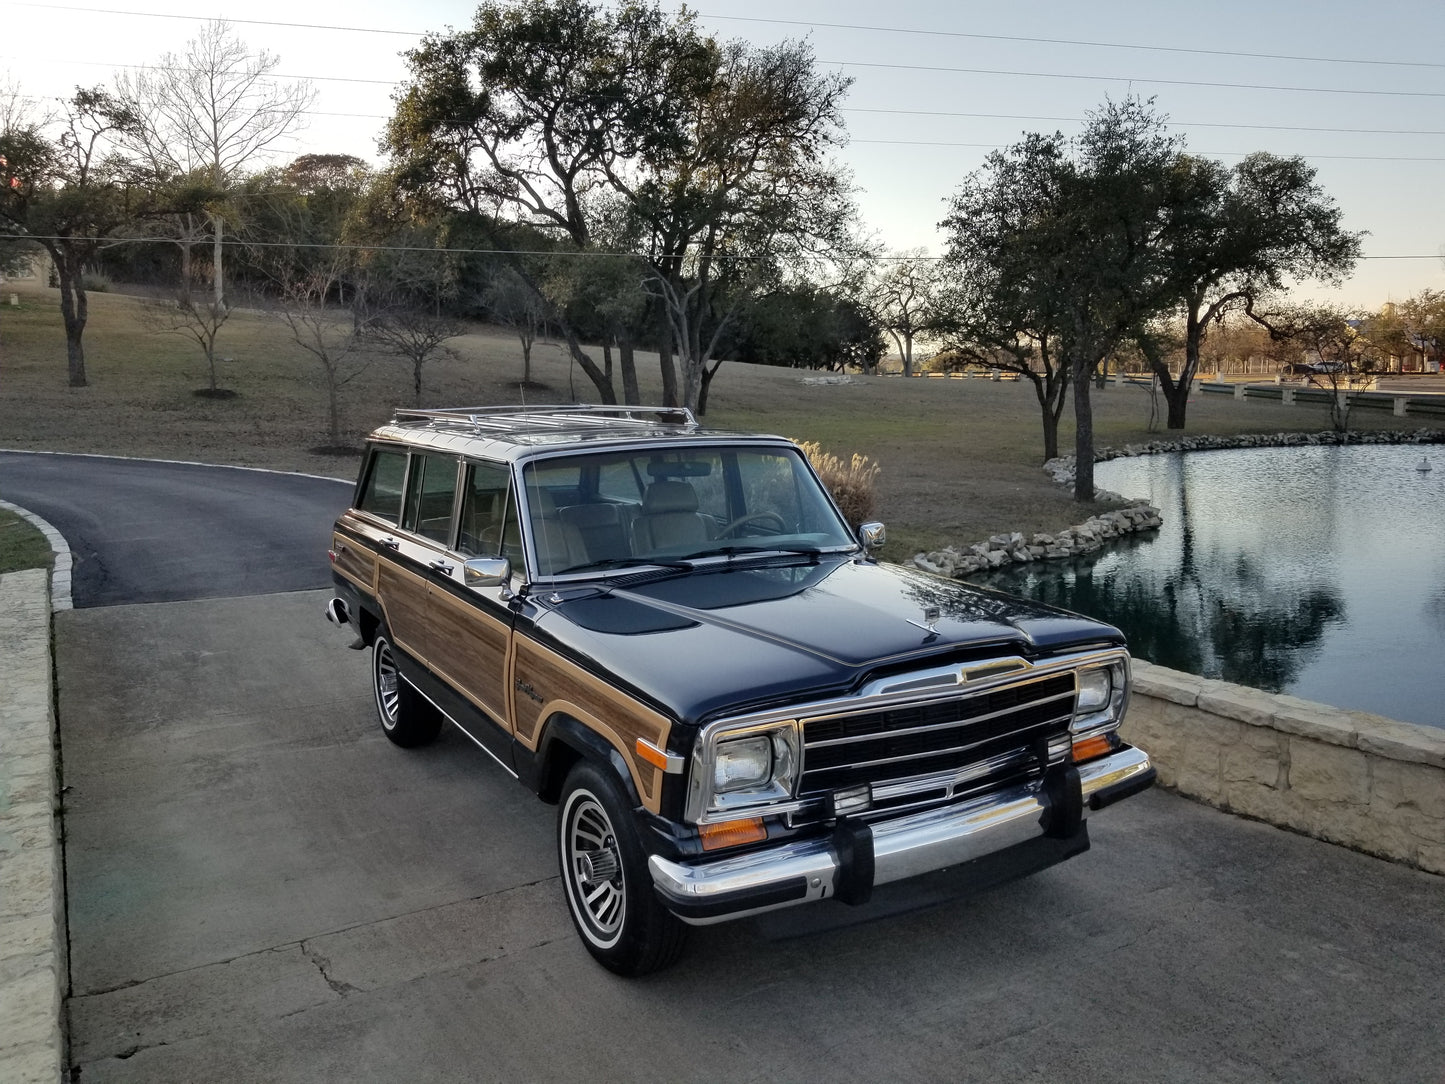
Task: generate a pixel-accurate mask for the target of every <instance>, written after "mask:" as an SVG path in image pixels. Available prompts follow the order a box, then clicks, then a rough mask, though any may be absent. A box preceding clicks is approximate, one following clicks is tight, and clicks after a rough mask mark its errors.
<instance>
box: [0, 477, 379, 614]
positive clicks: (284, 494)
mask: <svg viewBox="0 0 1445 1084" xmlns="http://www.w3.org/2000/svg"><path fill="white" fill-rule="evenodd" d="M0 497H3V498H4V499H5V500H8V501H11V502H12V503H14V504H18V505H20V506H21V507H22V508H27V509H29V510H30V511H32V512H34V513H36V514H37V515H39V516H41V517H42V518H44V519H46V520H48V521H49V522H50V524H51V525H52V526H54V527H55V528H56V529H57V530H58V531H60V533H61V534H62V535H64V536H65V539H66V541H67V542H68V543H69V544H70V548H71V551H72V554H73V556H74V558H75V568H74V573H73V579H72V587H71V592H72V597H73V599H74V602H75V605H76V606H77V607H87V606H115V605H119V604H122V603H129V602H174V601H178V600H181V599H195V598H231V597H235V596H240V595H258V594H268V593H271V592H274V591H301V590H306V589H308V588H321V587H325V586H327V585H328V584H329V583H330V582H331V578H330V577H331V574H330V571H329V570H328V568H327V565H326V547H327V545H328V544H329V541H330V537H331V524H332V523H333V522H334V521H335V519H336V516H337V513H339V512H340V511H341V510H342V509H343V508H344V507H345V506H346V504H347V502H348V501H349V500H350V497H351V487H350V485H349V484H347V483H344V482H337V481H332V480H329V479H325V478H312V477H307V476H304V475H298V474H277V473H274V472H270V471H255V470H242V469H238V468H225V467H207V466H197V465H192V464H184V463H158V462H153V461H147V460H132V459H111V458H106V457H103V456H84V455H49V454H36V453H32V452H7V451H0Z"/></svg>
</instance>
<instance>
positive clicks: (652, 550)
mask: <svg viewBox="0 0 1445 1084" xmlns="http://www.w3.org/2000/svg"><path fill="white" fill-rule="evenodd" d="M523 479H524V486H525V490H526V499H527V509H528V516H529V522H530V525H531V535H532V544H533V547H534V550H535V553H536V555H537V574H538V575H539V576H556V575H562V574H565V573H568V572H587V571H593V570H600V569H609V570H610V569H618V568H625V567H629V566H633V565H643V564H662V565H669V564H671V565H677V564H679V563H680V562H684V561H688V560H691V559H701V558H703V557H708V556H715V555H726V556H736V555H737V554H740V553H758V552H774V551H783V552H794V553H816V552H820V551H829V550H838V549H845V548H852V547H853V546H854V545H855V542H854V539H853V538H852V536H851V534H850V533H849V530H848V525H847V524H846V523H844V522H843V520H842V518H841V517H840V516H839V515H838V512H837V510H836V509H835V508H834V507H833V503H832V501H831V500H830V499H829V497H828V495H827V493H826V492H825V491H824V490H823V487H822V486H821V485H820V484H819V482H818V480H817V478H816V477H815V476H814V474H813V472H812V471H811V470H810V469H809V467H808V465H807V463H806V461H805V460H804V459H803V456H802V453H801V452H799V451H797V450H796V449H794V448H791V447H778V446H769V447H747V446H720V447H707V446H700V447H699V446H692V445H689V446H688V447H686V448H678V449H662V450H659V449H643V450H636V451H624V452H618V451H609V452H596V453H591V454H584V455H570V456H564V457H559V458H555V459H545V460H539V461H535V462H532V463H529V464H527V466H526V467H525V469H524V471H523Z"/></svg>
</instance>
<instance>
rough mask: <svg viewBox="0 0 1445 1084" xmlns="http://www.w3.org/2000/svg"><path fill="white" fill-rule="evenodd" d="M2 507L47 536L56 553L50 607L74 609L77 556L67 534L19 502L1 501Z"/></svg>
mask: <svg viewBox="0 0 1445 1084" xmlns="http://www.w3.org/2000/svg"><path fill="white" fill-rule="evenodd" d="M0 508H3V509H5V511H7V512H14V513H15V514H16V515H17V516H19V517H20V518H21V519H23V520H25V521H26V522H28V523H29V524H30V525H31V526H33V527H34V528H35V529H36V530H38V531H39V532H40V533H41V534H43V535H44V536H45V541H46V542H48V543H50V552H51V553H53V554H54V555H55V563H54V565H53V566H52V568H51V576H50V608H51V610H52V611H55V612H58V611H60V610H70V609H74V604H73V603H72V601H71V597H70V574H71V572H72V570H73V569H74V568H75V558H74V557H73V556H72V555H71V552H70V544H69V543H68V542H66V541H65V536H64V535H63V534H61V533H60V532H59V531H57V530H56V529H55V528H54V527H52V526H51V525H50V524H49V523H47V522H46V521H45V520H43V519H41V518H40V517H39V516H37V515H36V514H35V513H34V512H31V511H30V510H29V509H26V508H21V507H20V506H19V505H18V504H11V503H10V502H9V501H0Z"/></svg>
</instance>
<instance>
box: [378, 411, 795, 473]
mask: <svg viewBox="0 0 1445 1084" xmlns="http://www.w3.org/2000/svg"><path fill="white" fill-rule="evenodd" d="M370 439H371V440H372V441H376V442H381V443H399V444H406V445H408V446H411V447H422V448H432V449H436V450H438V451H445V452H450V453H452V454H454V455H471V456H478V457H481V458H486V459H506V460H512V461H515V460H520V459H526V458H530V457H532V456H535V455H540V454H544V453H547V454H550V453H554V452H559V451H566V450H581V449H583V448H585V449H588V450H596V449H597V448H598V447H599V446H602V445H624V446H625V445H656V444H659V443H660V444H677V443H678V442H686V443H692V442H698V443H702V442H715V441H717V440H719V439H725V440H730V441H737V440H743V441H748V442H752V441H759V442H768V443H778V442H780V441H784V440H785V438H783V437H777V436H771V435H767V434H760V433H738V432H734V431H731V430H725V429H710V428H704V427H703V426H701V425H699V424H698V422H697V419H696V418H695V417H694V416H693V413H692V411H690V410H688V409H686V408H683V407H653V406H593V405H559V406H532V407H495V406H493V407H451V408H447V409H439V410H407V409H398V410H397V411H396V413H395V416H394V417H393V418H392V420H391V421H390V422H389V423H388V424H386V425H383V426H381V427H379V428H378V429H376V430H375V431H374V432H373V433H372V434H371V438H370Z"/></svg>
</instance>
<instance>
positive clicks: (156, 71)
mask: <svg viewBox="0 0 1445 1084" xmlns="http://www.w3.org/2000/svg"><path fill="white" fill-rule="evenodd" d="M278 63H280V58H279V57H277V56H274V55H272V54H271V53H268V52H266V51H265V50H264V49H263V50H261V51H260V52H258V53H252V52H250V51H249V49H248V47H247V46H246V44H245V42H243V41H241V39H240V38H238V37H237V36H236V35H235V32H234V31H233V30H232V29H231V25H230V24H229V23H227V22H225V21H224V20H221V19H217V20H215V21H213V22H209V23H207V24H206V25H205V26H204V28H203V29H202V30H201V32H200V34H198V35H197V36H196V37H195V38H192V39H191V41H189V42H188V43H187V44H186V51H185V53H184V55H181V56H177V55H176V54H174V53H166V54H165V55H164V56H162V57H161V59H160V62H159V64H158V65H157V66H156V67H155V68H153V69H138V70H136V71H135V72H134V73H126V74H122V75H121V76H120V77H119V78H118V79H117V81H116V91H117V95H118V97H119V98H120V99H121V101H123V102H124V103H126V104H127V105H128V106H130V107H131V109H132V110H133V111H134V112H135V113H136V114H137V115H138V116H139V117H140V118H141V123H140V124H139V125H138V127H137V128H136V130H135V131H134V132H133V133H131V134H130V136H129V144H130V146H131V148H132V149H133V150H134V151H136V152H137V153H138V154H139V155H141V156H142V157H143V158H144V159H145V160H146V162H147V163H148V165H149V166H150V168H151V170H152V172H153V173H154V174H155V175H156V176H157V177H158V178H163V179H165V180H167V181H170V182H173V183H175V182H181V181H184V180H186V179H190V180H191V181H192V183H194V182H200V183H203V184H205V185H206V186H208V187H209V189H210V193H209V196H210V199H209V200H208V205H207V207H206V209H205V211H204V213H203V218H204V224H205V225H207V226H209V232H210V233H211V238H212V246H213V247H212V256H211V261H212V267H211V277H212V290H213V304H214V305H215V306H216V307H217V308H219V307H221V306H223V305H224V304H225V284H224V281H225V276H224V273H223V270H222V268H223V260H222V253H223V248H222V242H223V237H224V233H225V229H224V226H225V223H224V218H225V213H224V210H223V200H224V193H225V192H226V190H227V189H228V188H229V187H230V186H231V185H232V184H233V183H234V182H235V181H236V180H237V179H238V178H239V177H241V176H242V175H243V174H244V172H245V170H246V168H247V167H248V166H249V165H251V164H252V163H253V162H255V161H256V160H257V159H259V158H261V157H263V156H264V155H265V154H266V153H267V152H268V151H269V149H270V148H271V147H272V145H273V144H275V143H276V141H277V140H279V139H281V138H282V137H283V136H285V135H286V134H288V133H290V132H292V131H295V130H296V129H297V128H298V127H299V126H300V125H301V123H302V116H303V114H304V113H305V111H306V110H307V109H308V108H309V107H310V106H311V103H312V102H313V101H314V100H315V97H316V92H315V90H314V89H313V88H312V86H311V84H310V83H309V82H307V81H305V80H293V81H289V82H281V81H279V80H277V79H275V78H273V76H272V73H273V72H274V71H275V69H276V65H277V64H278ZM177 225H178V228H179V232H180V235H179V237H178V239H177V243H178V244H180V245H181V246H182V260H183V262H184V261H187V260H188V257H189V246H190V245H193V244H195V243H196V241H197V240H198V239H199V234H200V231H201V228H202V227H201V225H200V224H198V222H197V221H196V218H195V217H194V216H185V215H183V216H180V217H179V218H178V222H177ZM185 286H186V284H185V283H183V287H185Z"/></svg>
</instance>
